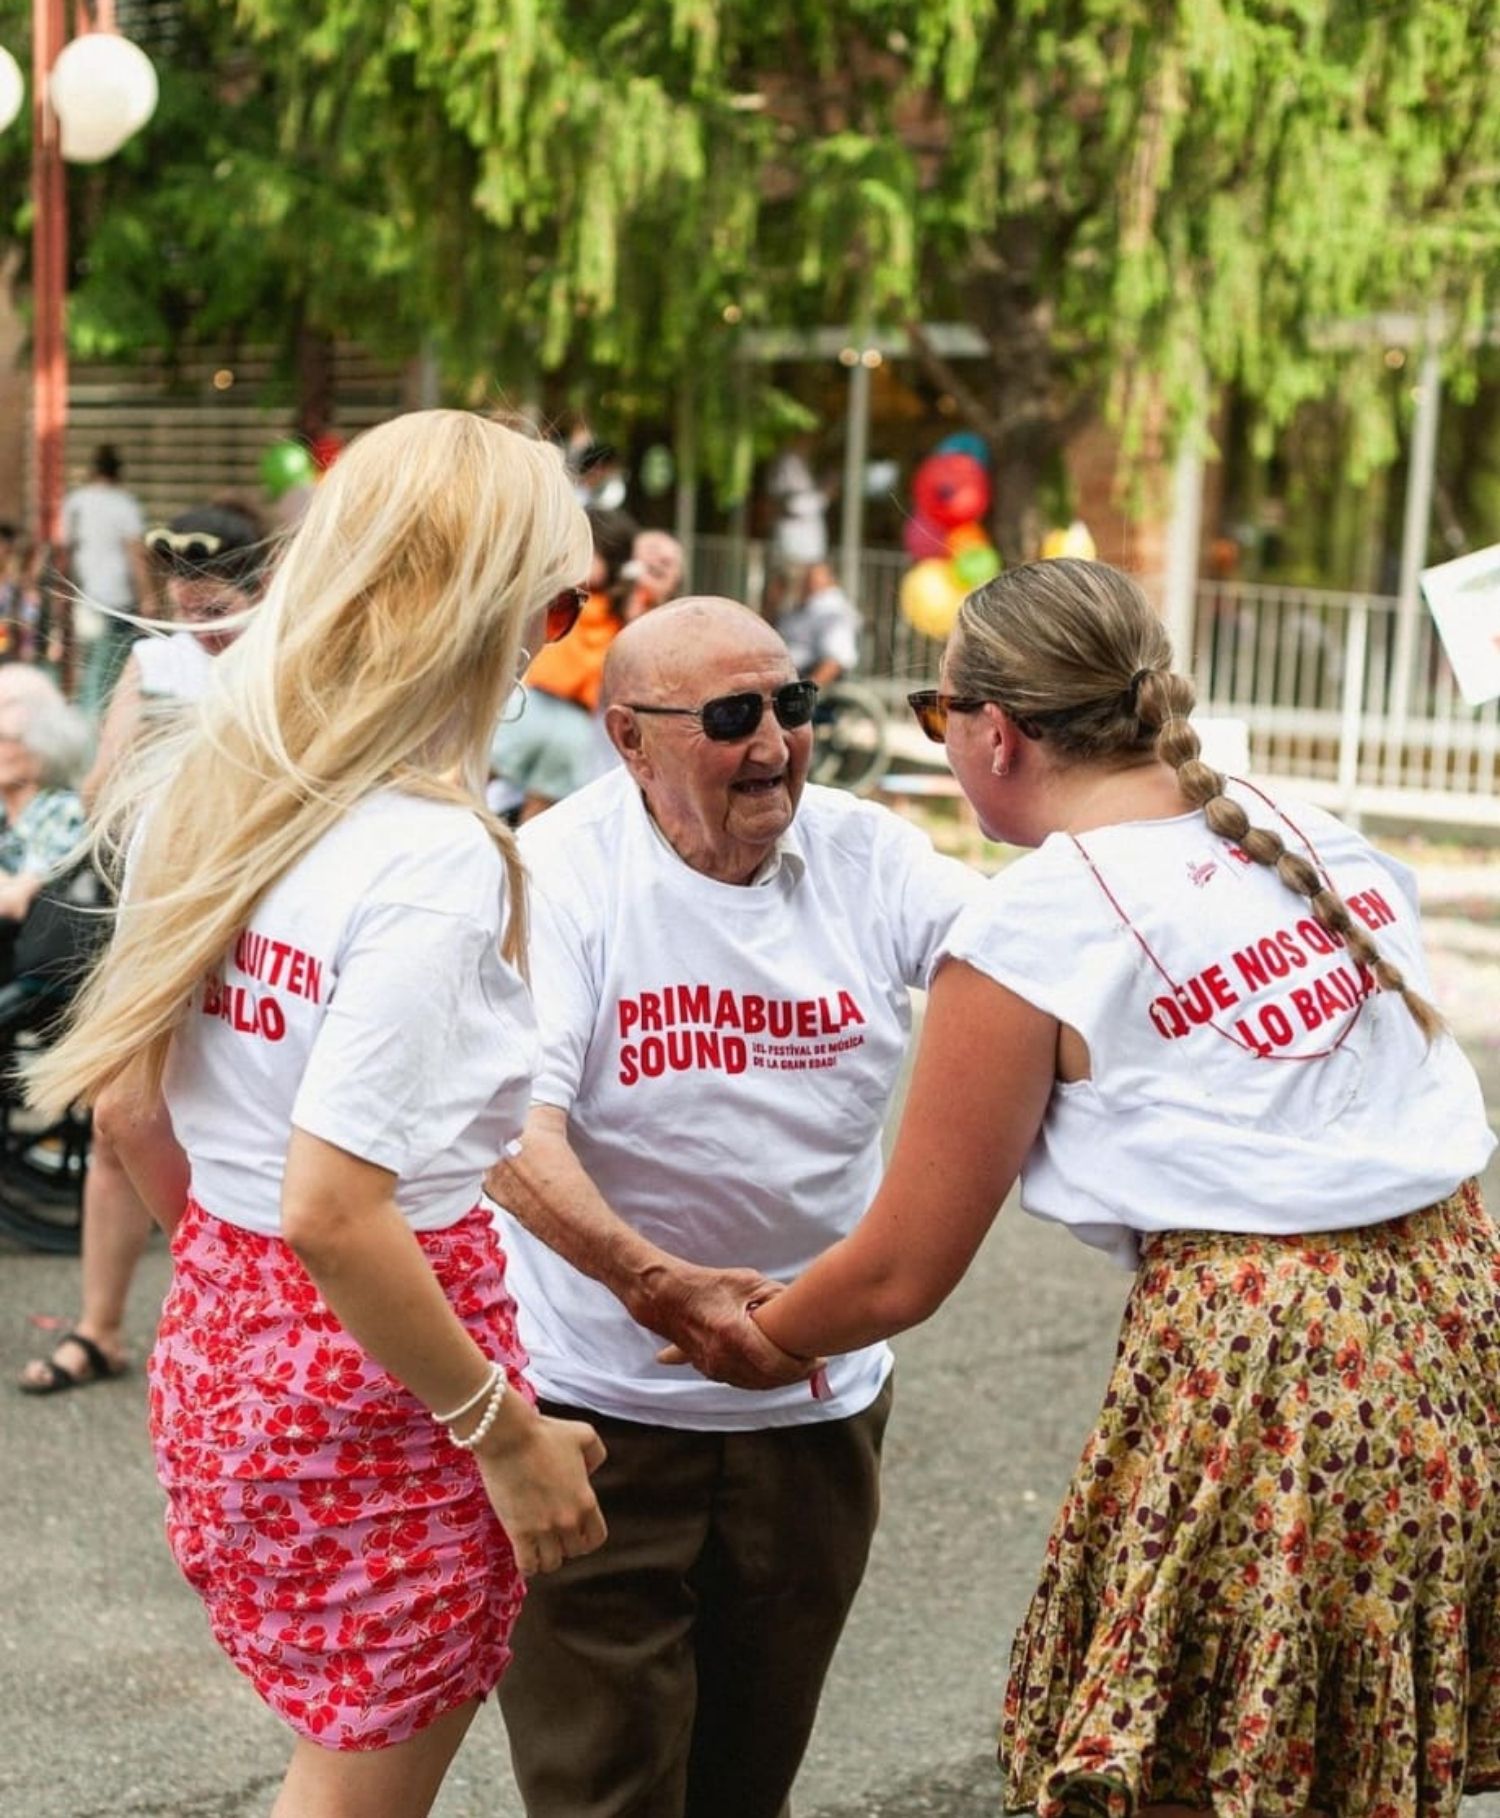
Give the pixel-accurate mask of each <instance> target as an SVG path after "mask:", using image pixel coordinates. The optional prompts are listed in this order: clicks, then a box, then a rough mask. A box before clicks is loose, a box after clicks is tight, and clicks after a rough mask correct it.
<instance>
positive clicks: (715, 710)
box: [626, 682, 818, 745]
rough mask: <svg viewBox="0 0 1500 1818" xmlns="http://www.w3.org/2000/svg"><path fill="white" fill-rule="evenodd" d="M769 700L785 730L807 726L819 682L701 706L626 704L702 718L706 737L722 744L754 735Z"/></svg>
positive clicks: (724, 698)
mask: <svg viewBox="0 0 1500 1818" xmlns="http://www.w3.org/2000/svg"><path fill="white" fill-rule="evenodd" d="M768 701H769V702H770V705H771V711H772V713H774V714H775V715H776V724H777V725H778V726H780V727H781V729H782V730H783V731H784V732H795V731H796V730H797V728H798V727H799V726H805V725H807V723H808V721H809V720H811V718H812V716H813V708H814V707H816V706H817V704H818V684H817V683H816V682H785V683H783V684H782V686H781V687H780V688H777V689H775V690H773V692H772V693H770V694H721V695H716V696H715V698H714V699H713V700H711V701H705V702H704V703H703V705H702V706H701V707H651V706H646V705H643V704H642V703H641V702H638V701H629V702H627V703H626V705H627V706H628V707H629V708H630V710H631V712H632V713H667V714H672V715H674V716H676V717H677V718H680V719H686V720H699V721H701V722H702V726H703V736H704V737H705V738H707V739H713V740H714V741H715V742H716V743H718V744H721V745H730V744H733V743H734V741H735V740H736V739H748V738H751V737H753V736H754V734H755V732H756V731H757V729H758V728H759V726H760V722H761V718H762V716H763V715H764V713H765V711H766V703H767V702H768Z"/></svg>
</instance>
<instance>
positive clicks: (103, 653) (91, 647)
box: [60, 444, 152, 713]
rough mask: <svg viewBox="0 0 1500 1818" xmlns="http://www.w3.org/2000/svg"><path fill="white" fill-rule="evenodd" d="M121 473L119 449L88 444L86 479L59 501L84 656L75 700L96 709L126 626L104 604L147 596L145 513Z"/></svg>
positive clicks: (124, 645)
mask: <svg viewBox="0 0 1500 1818" xmlns="http://www.w3.org/2000/svg"><path fill="white" fill-rule="evenodd" d="M123 472H124V468H123V465H122V463H121V461H120V457H119V454H118V453H117V452H116V450H115V449H113V448H111V447H109V446H108V445H107V444H106V445H105V446H103V447H100V448H99V449H97V450H96V451H95V454H94V461H93V467H92V470H91V472H90V475H89V478H88V479H87V480H86V481H85V482H84V484H83V485H82V486H75V487H74V488H73V490H72V491H71V492H70V493H69V494H68V495H67V497H66V498H65V499H64V500H63V509H62V541H63V553H64V556H65V560H64V562H63V563H62V564H60V565H61V566H63V567H64V568H65V569H66V571H67V574H68V577H69V579H70V580H71V581H72V583H73V585H74V587H75V588H76V590H77V595H78V597H77V598H76V599H75V600H74V603H73V638H74V641H75V644H76V645H77V647H78V649H79V650H80V652H81V653H82V654H83V657H84V672H83V677H82V680H81V683H80V686H79V704H80V706H82V707H83V709H84V711H85V712H87V713H98V712H100V711H101V710H102V709H103V706H104V703H105V701H106V700H108V698H109V693H110V690H111V689H112V688H113V686H114V683H115V678H116V676H117V675H118V673H119V670H120V665H121V664H122V663H123V662H124V660H125V652H126V650H127V649H128V648H129V644H130V637H131V633H130V631H129V628H128V627H122V626H121V625H120V623H119V622H118V620H116V619H114V618H111V617H110V616H109V615H110V613H111V611H113V612H143V611H145V610H146V608H147V607H148V606H149V604H150V601H151V597H152V590H151V571H150V567H149V565H148V563H147V560H146V550H145V544H144V541H143V539H144V537H145V533H146V520H145V516H144V514H143V513H142V511H141V507H140V501H139V500H138V499H137V498H136V497H135V494H134V493H132V492H128V491H127V490H126V488H125V486H124V485H123V483H122V480H121V475H122V474H123Z"/></svg>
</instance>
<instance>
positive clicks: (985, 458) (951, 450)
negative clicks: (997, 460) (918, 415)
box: [933, 429, 990, 467]
mask: <svg viewBox="0 0 1500 1818" xmlns="http://www.w3.org/2000/svg"><path fill="white" fill-rule="evenodd" d="M933 453H934V454H966V455H969V456H971V457H972V458H973V459H974V460H976V461H978V462H979V464H980V466H981V467H988V466H989V464H990V445H989V443H988V442H986V441H985V439H984V437H983V436H982V435H980V433H979V431H978V430H977V429H958V430H955V431H954V432H953V434H952V435H951V436H944V437H943V439H942V441H941V442H939V443H938V445H937V447H936V448H935V449H934V450H933Z"/></svg>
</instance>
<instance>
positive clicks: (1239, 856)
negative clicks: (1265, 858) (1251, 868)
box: [1229, 846, 1255, 865]
mask: <svg viewBox="0 0 1500 1818" xmlns="http://www.w3.org/2000/svg"><path fill="white" fill-rule="evenodd" d="M1229 856H1230V857H1231V858H1232V859H1234V860H1236V861H1237V862H1238V863H1239V864H1241V865H1253V864H1254V863H1255V860H1254V859H1253V858H1251V856H1250V854H1249V853H1248V852H1246V850H1245V849H1244V847H1243V846H1231V847H1230V848H1229Z"/></svg>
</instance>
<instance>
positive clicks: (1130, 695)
mask: <svg viewBox="0 0 1500 1818" xmlns="http://www.w3.org/2000/svg"><path fill="white" fill-rule="evenodd" d="M1155 674H1156V671H1155V670H1154V669H1137V670H1136V672H1135V674H1134V675H1133V676H1132V677H1131V678H1130V683H1129V686H1128V687H1127V688H1126V690H1125V695H1126V699H1127V700H1128V701H1129V702H1130V711H1131V712H1132V713H1134V712H1135V711H1136V710H1137V707H1138V706H1139V704H1140V698H1141V683H1142V682H1144V681H1145V679H1146V677H1147V676H1148V675H1155Z"/></svg>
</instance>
